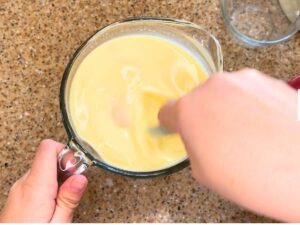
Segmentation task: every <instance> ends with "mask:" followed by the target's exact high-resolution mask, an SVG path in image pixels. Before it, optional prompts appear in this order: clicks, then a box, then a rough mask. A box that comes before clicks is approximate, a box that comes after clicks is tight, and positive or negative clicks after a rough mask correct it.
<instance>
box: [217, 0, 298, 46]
mask: <svg viewBox="0 0 300 225" xmlns="http://www.w3.org/2000/svg"><path fill="white" fill-rule="evenodd" d="M226 1H227V0H220V3H221V12H222V16H223V19H224V20H225V25H226V27H227V28H228V29H229V31H230V32H231V33H232V35H233V36H234V37H235V38H237V39H238V40H240V41H242V42H243V43H244V44H246V45H248V46H249V47H261V46H266V45H274V44H279V43H281V42H284V41H287V40H289V39H291V38H292V37H293V36H294V35H295V34H296V33H297V32H298V31H299V29H297V28H296V29H294V30H293V32H291V33H289V34H288V35H285V36H282V37H281V38H278V39H275V40H258V39H254V38H251V37H249V36H247V35H245V34H243V33H241V32H239V30H238V29H237V28H236V27H235V26H232V25H231V24H230V17H229V15H228V13H227V11H226V9H225V8H226V7H225V2H226ZM294 23H299V24H300V16H298V17H297V19H296V21H295V22H294Z"/></svg>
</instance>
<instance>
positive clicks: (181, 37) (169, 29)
mask: <svg viewBox="0 0 300 225" xmlns="http://www.w3.org/2000/svg"><path fill="white" fill-rule="evenodd" d="M128 34H149V35H151V34H159V35H162V36H164V37H166V38H168V39H171V40H176V41H178V42H180V43H181V44H182V45H183V46H184V47H186V48H188V49H189V50H191V51H193V52H194V53H195V54H196V55H198V56H199V57H201V58H202V59H203V66H204V67H205V70H206V71H207V73H208V74H207V75H208V76H210V75H212V74H214V73H216V72H218V71H222V69H223V56H222V51H221V47H220V45H219V43H218V41H217V40H216V38H215V37H214V36H212V35H211V34H209V33H208V32H207V31H205V30H204V29H203V28H201V27H199V26H198V25H196V24H193V23H190V22H187V21H182V20H176V19H165V18H131V19H126V20H123V21H120V22H116V23H113V24H111V25H108V26H106V27H104V28H102V29H101V30H99V31H97V32H96V33H95V34H94V35H92V36H91V37H90V38H88V39H87V40H86V41H85V42H84V43H83V44H82V45H81V46H80V47H79V48H78V49H77V51H76V52H75V53H74V55H73V57H72V58H71V60H70V62H69V63H68V65H67V67H66V69H65V72H64V75H63V78H62V82H61V88H60V108H61V112H62V116H63V123H64V126H65V129H66V131H67V134H68V137H69V142H68V144H67V146H66V147H65V148H64V149H63V150H62V151H61V153H60V154H59V160H58V161H59V166H58V168H59V173H60V174H61V176H64V177H67V176H69V175H71V174H80V173H82V172H84V171H85V170H86V169H87V168H88V167H89V166H92V165H93V166H98V167H100V168H103V169H106V170H108V171H111V172H114V173H117V174H121V175H126V176H132V177H153V176H158V175H166V174H170V173H172V172H175V171H178V170H180V169H182V168H184V167H186V166H187V165H188V163H189V162H188V159H187V158H186V159H184V160H183V161H181V162H179V163H177V164H176V165H173V166H170V167H168V168H164V169H161V170H156V171H146V172H140V171H128V170H124V169H122V168H118V167H116V166H112V165H109V164H108V163H106V162H105V161H104V160H103V159H101V156H100V155H99V154H98V153H97V152H96V151H95V149H93V147H92V146H91V145H89V143H88V142H87V141H85V140H83V139H82V138H81V137H80V136H79V135H77V134H76V129H75V127H74V125H73V124H72V120H71V117H70V113H69V91H70V87H71V84H72V79H73V77H74V75H75V74H76V70H77V68H78V66H79V65H80V63H81V62H82V61H83V59H84V58H85V57H86V56H87V55H88V54H89V53H90V52H91V51H93V50H94V49H95V48H96V47H98V46H99V45H101V44H103V43H105V42H106V41H108V40H111V39H112V38H115V37H119V36H123V35H128ZM87 79H88V77H87Z"/></svg>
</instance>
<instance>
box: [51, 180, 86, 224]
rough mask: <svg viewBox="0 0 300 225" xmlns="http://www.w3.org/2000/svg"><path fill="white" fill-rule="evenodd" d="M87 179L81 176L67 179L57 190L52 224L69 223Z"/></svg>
mask: <svg viewBox="0 0 300 225" xmlns="http://www.w3.org/2000/svg"><path fill="white" fill-rule="evenodd" d="M87 183H88V181H87V178H86V177H85V176H83V175H73V176H71V177H69V178H68V179H67V180H66V181H65V182H64V183H63V184H62V185H61V187H60V188H59V191H58V196H57V199H56V208H55V211H54V214H53V217H52V220H51V222H52V223H70V222H72V219H73V213H74V211H75V209H76V208H77V206H78V205H79V202H80V199H81V197H82V195H83V193H84V191H85V189H86V187H87Z"/></svg>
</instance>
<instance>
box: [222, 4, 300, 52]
mask: <svg viewBox="0 0 300 225" xmlns="http://www.w3.org/2000/svg"><path fill="white" fill-rule="evenodd" d="M220 3H221V11H222V15H223V18H224V21H225V24H226V26H227V28H228V30H229V31H230V33H231V34H232V35H233V37H234V38H235V39H237V40H239V41H240V42H242V43H244V44H246V45H247V46H249V47H259V46H265V45H271V44H277V43H280V42H282V41H286V40H288V39H290V38H291V37H292V36H293V35H294V34H295V33H297V31H299V29H300V0H220Z"/></svg>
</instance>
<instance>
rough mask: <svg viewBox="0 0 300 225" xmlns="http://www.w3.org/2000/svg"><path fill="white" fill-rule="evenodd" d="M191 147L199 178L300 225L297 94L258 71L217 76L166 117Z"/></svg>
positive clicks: (165, 112)
mask: <svg viewBox="0 0 300 225" xmlns="http://www.w3.org/2000/svg"><path fill="white" fill-rule="evenodd" d="M159 119H160V122H161V124H162V125H163V126H165V127H168V128H169V129H172V130H174V131H177V132H179V133H180V135H181V136H182V139H183V141H184V143H185V146H186V149H187V152H188V155H189V158H190V161H191V166H192V171H193V175H194V177H195V178H196V179H197V180H198V181H199V182H200V183H202V184H204V185H206V186H208V187H209V188H211V189H213V190H214V191H216V192H218V193H220V194H221V195H223V196H224V197H226V198H228V199H230V200H232V201H235V202H237V203H239V204H240V205H242V206H244V207H246V208H249V209H251V210H254V211H256V212H258V213H262V214H265V215H267V216H271V217H273V218H277V219H281V220H289V221H300V204H299V202H300V145H299V141H300V123H299V122H298V121H297V92H296V91H295V90H293V89H292V88H290V87H289V86H288V85H287V84H285V83H284V82H282V81H279V80H276V79H273V78H270V77H267V76H265V75H263V74H262V73H260V72H259V71H256V70H252V69H244V70H241V71H238V72H233V73H220V74H217V75H215V76H212V77H211V78H210V79H208V80H207V82H205V83H204V84H203V85H201V86H199V87H197V88H196V89H195V90H193V91H192V92H191V93H189V94H187V95H186V96H184V97H183V98H181V99H179V100H176V101H172V102H169V103H167V104H166V105H165V106H164V107H163V108H162V109H161V111H160V114H159Z"/></svg>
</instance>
